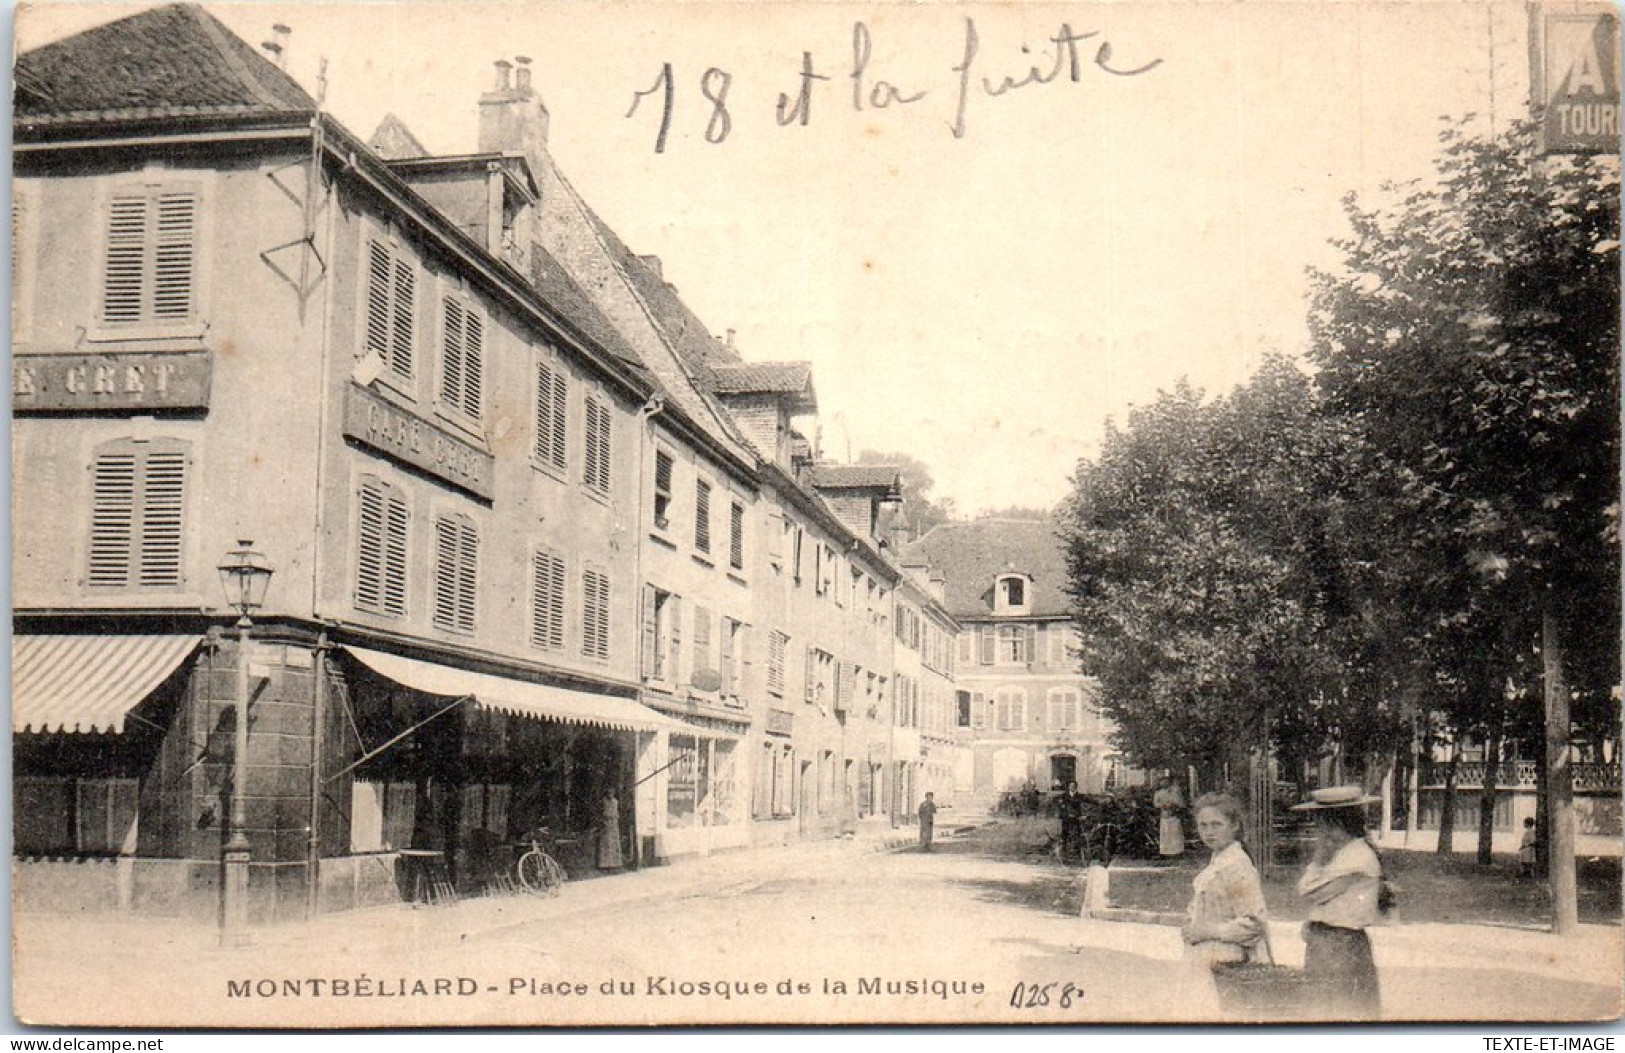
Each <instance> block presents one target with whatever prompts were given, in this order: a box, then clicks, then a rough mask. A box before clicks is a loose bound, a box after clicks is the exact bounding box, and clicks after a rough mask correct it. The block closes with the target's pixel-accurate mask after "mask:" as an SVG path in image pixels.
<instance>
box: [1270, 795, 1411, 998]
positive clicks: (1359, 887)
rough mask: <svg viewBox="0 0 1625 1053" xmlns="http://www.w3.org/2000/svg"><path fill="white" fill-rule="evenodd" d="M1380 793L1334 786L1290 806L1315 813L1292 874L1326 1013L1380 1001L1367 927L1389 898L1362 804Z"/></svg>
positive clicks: (1307, 955) (1310, 965) (1311, 969)
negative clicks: (1299, 866)
mask: <svg viewBox="0 0 1625 1053" xmlns="http://www.w3.org/2000/svg"><path fill="white" fill-rule="evenodd" d="M1380 800H1381V798H1380V797H1368V796H1366V794H1365V792H1364V791H1363V790H1361V788H1360V787H1358V786H1333V787H1330V788H1328V789H1324V790H1315V791H1314V792H1313V793H1311V794H1310V795H1309V800H1307V801H1304V802H1303V803H1301V804H1295V805H1293V806H1292V810H1293V811H1298V812H1312V813H1313V814H1314V819H1315V851H1314V857H1313V858H1312V859H1311V860H1310V862H1309V865H1308V866H1307V867H1305V868H1304V872H1303V876H1302V877H1301V878H1299V879H1298V895H1299V896H1301V897H1303V899H1304V900H1305V901H1306V902H1307V904H1308V906H1309V919H1308V920H1307V921H1305V922H1304V924H1303V942H1304V956H1303V965H1304V972H1305V973H1307V974H1308V976H1309V978H1310V979H1311V980H1312V981H1313V982H1314V988H1315V993H1316V994H1317V995H1318V997H1319V998H1320V999H1321V1004H1320V1006H1319V1007H1318V1008H1321V1009H1324V1010H1325V1011H1326V1013H1327V1017H1328V1019H1336V1020H1375V1019H1376V1018H1377V1016H1378V1013H1379V1011H1380V1008H1381V998H1380V995H1379V991H1378V987H1377V965H1376V960H1375V959H1374V958H1373V957H1372V954H1371V937H1370V936H1369V935H1367V933H1366V930H1367V929H1369V928H1370V927H1371V926H1373V925H1376V924H1377V923H1378V922H1379V921H1380V920H1381V916H1382V914H1383V913H1384V912H1385V911H1386V910H1387V900H1388V898H1389V893H1388V891H1387V882H1386V879H1385V877H1384V874H1383V866H1382V858H1381V857H1380V856H1379V855H1378V854H1377V849H1376V846H1374V845H1373V844H1372V843H1371V841H1370V838H1369V837H1368V836H1367V833H1366V806H1367V805H1370V804H1375V803H1377V802H1379V801H1380Z"/></svg>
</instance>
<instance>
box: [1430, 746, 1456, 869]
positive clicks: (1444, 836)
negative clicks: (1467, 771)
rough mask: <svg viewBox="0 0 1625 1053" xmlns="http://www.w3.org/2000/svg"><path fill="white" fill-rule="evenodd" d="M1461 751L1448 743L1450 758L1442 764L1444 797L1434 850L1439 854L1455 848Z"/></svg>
mask: <svg viewBox="0 0 1625 1053" xmlns="http://www.w3.org/2000/svg"><path fill="white" fill-rule="evenodd" d="M1460 759H1461V751H1460V750H1458V749H1457V748H1456V744H1455V743H1454V742H1452V743H1450V759H1449V760H1448V761H1446V762H1445V765H1444V798H1443V799H1442V800H1441V801H1440V802H1439V843H1438V845H1437V846H1435V847H1434V849H1433V850H1434V851H1435V852H1437V853H1438V854H1439V855H1441V856H1447V855H1450V854H1451V853H1452V852H1454V851H1455V849H1456V765H1457V764H1458V763H1459V762H1460Z"/></svg>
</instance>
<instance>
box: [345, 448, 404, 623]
mask: <svg viewBox="0 0 1625 1053" xmlns="http://www.w3.org/2000/svg"><path fill="white" fill-rule="evenodd" d="M358 503H359V505H360V509H359V512H358V514H357V520H358V522H357V524H356V576H355V605H356V606H357V607H359V608H360V609H362V610H366V611H376V612H378V613H379V614H388V615H393V616H394V617H397V618H399V617H402V616H403V615H405V614H406V526H407V512H406V498H405V496H404V495H402V493H401V491H400V490H399V489H397V488H396V487H393V486H390V485H389V484H387V483H383V482H380V481H379V480H377V479H373V478H370V477H369V478H367V479H364V480H363V481H362V483H361V492H360V495H359V500H358Z"/></svg>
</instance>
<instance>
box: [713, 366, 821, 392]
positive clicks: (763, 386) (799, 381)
mask: <svg viewBox="0 0 1625 1053" xmlns="http://www.w3.org/2000/svg"><path fill="white" fill-rule="evenodd" d="M711 383H712V386H713V390H715V391H716V392H717V393H718V394H721V395H800V394H803V393H806V392H810V391H811V390H812V363H810V362H732V363H716V364H713V365H712V366H711Z"/></svg>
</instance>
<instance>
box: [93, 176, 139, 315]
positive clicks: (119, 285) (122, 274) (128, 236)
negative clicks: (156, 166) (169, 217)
mask: <svg viewBox="0 0 1625 1053" xmlns="http://www.w3.org/2000/svg"><path fill="white" fill-rule="evenodd" d="M147 210H148V202H147V199H146V197H145V196H141V197H117V198H114V199H113V201H112V202H111V204H110V205H109V208H108V222H107V261H106V269H105V272H104V274H103V277H102V320H103V321H107V322H139V321H140V320H141V309H142V302H143V300H144V299H145V297H144V296H143V293H142V286H143V284H144V272H145V270H146V256H147V251H146V245H147Z"/></svg>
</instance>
